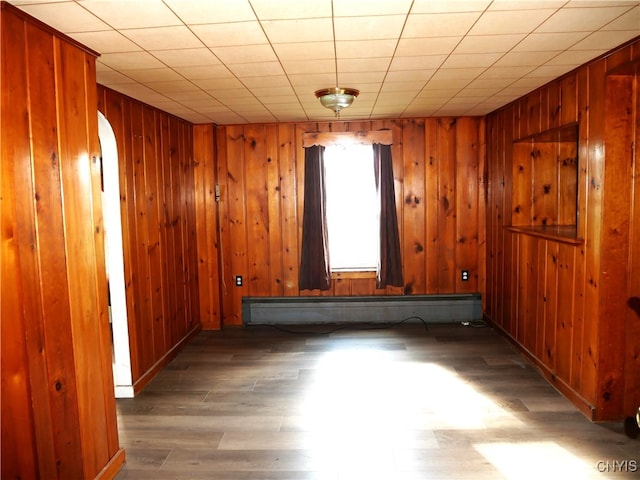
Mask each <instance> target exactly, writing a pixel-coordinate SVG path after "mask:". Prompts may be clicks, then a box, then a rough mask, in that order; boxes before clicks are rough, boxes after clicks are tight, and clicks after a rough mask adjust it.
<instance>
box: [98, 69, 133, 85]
mask: <svg viewBox="0 0 640 480" xmlns="http://www.w3.org/2000/svg"><path fill="white" fill-rule="evenodd" d="M96 77H97V78H96V80H97V82H98V83H99V84H101V85H105V86H109V85H118V84H122V83H136V81H135V80H133V79H132V78H130V77H128V76H126V75H123V74H122V73H120V72H116V71H115V70H111V69H109V70H108V71H98V72H97V74H96Z"/></svg>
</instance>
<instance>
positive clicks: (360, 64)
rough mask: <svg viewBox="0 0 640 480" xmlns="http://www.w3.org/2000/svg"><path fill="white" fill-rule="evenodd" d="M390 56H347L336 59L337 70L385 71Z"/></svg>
mask: <svg viewBox="0 0 640 480" xmlns="http://www.w3.org/2000/svg"><path fill="white" fill-rule="evenodd" d="M390 62H391V57H374V58H349V59H344V60H338V71H339V72H370V71H374V72H386V71H387V69H388V68H389V63H390Z"/></svg>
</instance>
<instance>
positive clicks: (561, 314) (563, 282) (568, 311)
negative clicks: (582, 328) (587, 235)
mask: <svg viewBox="0 0 640 480" xmlns="http://www.w3.org/2000/svg"><path fill="white" fill-rule="evenodd" d="M575 252H576V249H575V248H573V247H572V246H570V245H566V244H560V245H559V248H558V319H557V324H556V329H557V332H556V350H557V353H556V372H557V374H558V376H559V377H560V378H562V379H570V378H571V370H572V367H573V365H572V360H573V351H572V348H573V335H574V328H573V327H574V323H573V319H574V308H573V301H574V285H575Z"/></svg>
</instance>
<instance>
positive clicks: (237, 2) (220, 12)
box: [164, 0, 255, 25]
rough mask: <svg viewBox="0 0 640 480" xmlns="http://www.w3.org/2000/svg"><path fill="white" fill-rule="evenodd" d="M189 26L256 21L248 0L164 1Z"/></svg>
mask: <svg viewBox="0 0 640 480" xmlns="http://www.w3.org/2000/svg"><path fill="white" fill-rule="evenodd" d="M164 3H166V4H167V5H168V6H169V7H170V8H171V10H173V11H174V12H175V14H176V15H177V16H178V17H180V19H181V20H182V21H183V22H185V23H187V24H192V25H196V24H200V23H225V22H245V21H248V20H255V15H254V13H253V10H252V9H251V5H250V4H249V2H248V1H247V0H233V1H227V0H222V1H221V0H208V1H205V2H203V1H202V0H164Z"/></svg>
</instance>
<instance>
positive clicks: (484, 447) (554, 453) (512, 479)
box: [474, 442, 595, 480]
mask: <svg viewBox="0 0 640 480" xmlns="http://www.w3.org/2000/svg"><path fill="white" fill-rule="evenodd" d="M474 448H475V449H476V450H477V451H478V452H479V453H481V454H482V455H483V456H484V457H485V458H486V459H487V460H489V462H491V463H492V464H493V466H494V467H496V468H497V469H498V470H499V471H500V473H502V475H504V478H505V479H507V480H528V479H531V480H539V479H541V478H563V479H564V478H588V476H589V474H590V473H591V474H593V473H594V472H595V470H594V468H593V466H592V465H588V464H587V463H585V462H584V461H582V460H580V459H579V458H578V457H576V456H575V455H573V454H572V453H571V452H569V451H567V450H566V449H564V448H562V447H561V446H560V445H558V444H557V443H555V442H520V443H482V444H477V445H474Z"/></svg>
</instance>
